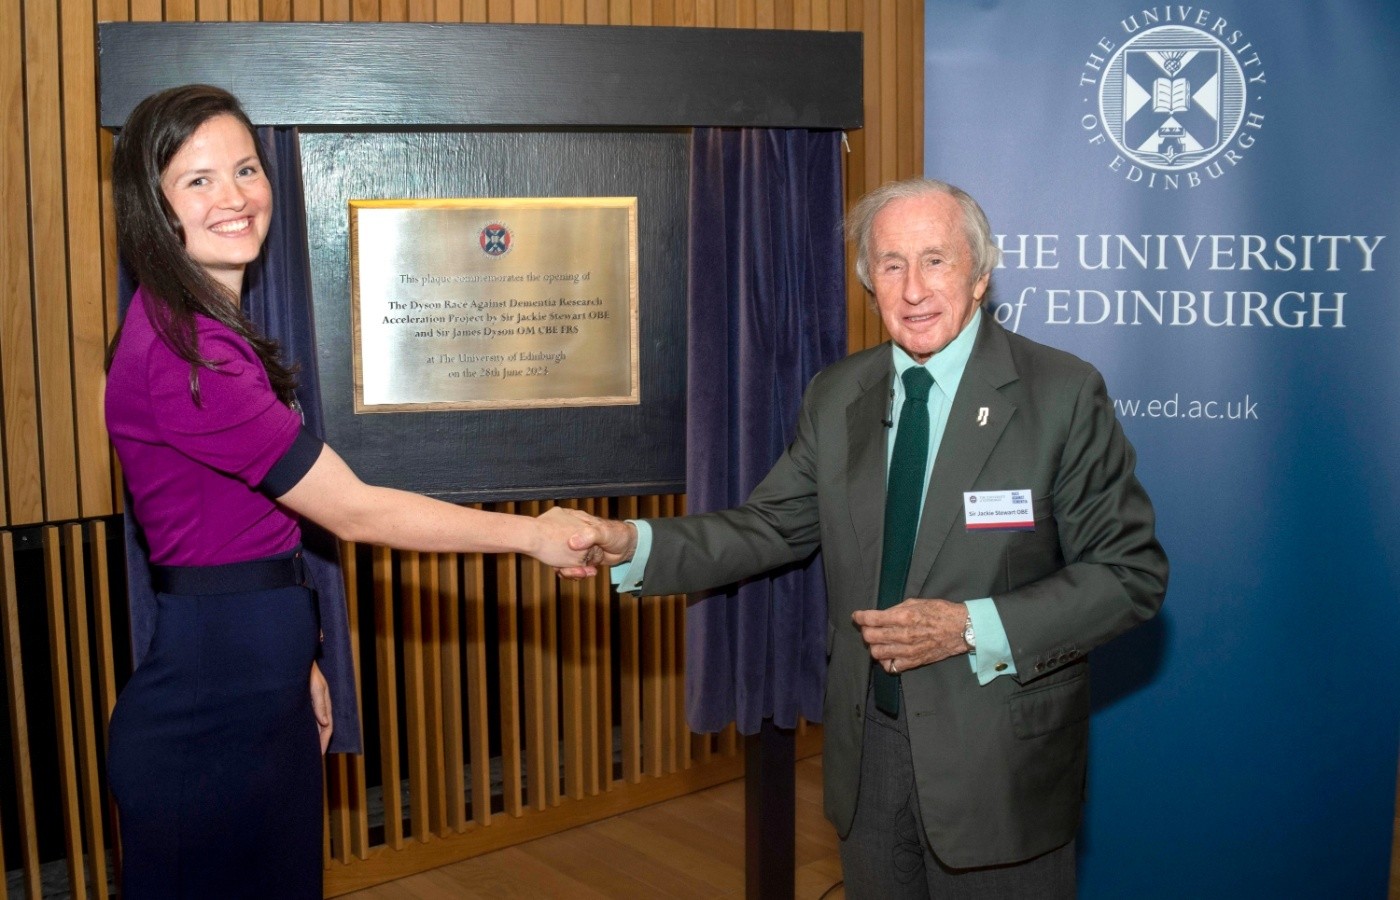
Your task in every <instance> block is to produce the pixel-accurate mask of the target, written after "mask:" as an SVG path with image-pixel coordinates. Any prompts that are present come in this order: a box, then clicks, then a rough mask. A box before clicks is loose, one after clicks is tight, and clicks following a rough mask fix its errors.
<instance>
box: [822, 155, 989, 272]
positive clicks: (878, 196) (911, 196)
mask: <svg viewBox="0 0 1400 900" xmlns="http://www.w3.org/2000/svg"><path fill="white" fill-rule="evenodd" d="M928 194H947V195H949V196H950V197H952V198H953V199H954V200H956V201H958V205H959V206H961V207H962V211H963V231H964V232H965V234H966V235H967V246H968V247H969V248H970V249H971V250H972V261H973V263H974V264H975V265H976V267H977V272H976V274H975V275H974V276H973V278H974V280H975V279H977V278H981V277H982V276H983V275H987V274H990V273H991V271H992V270H993V269H995V268H996V267H997V263H998V262H1000V261H1001V248H1000V247H998V246H997V244H996V239H995V238H993V237H992V226H991V225H990V224H988V222H987V214H986V213H984V212H982V207H981V206H979V205H978V203H977V201H976V200H974V199H972V195H971V194H969V193H968V192H967V191H965V190H963V189H962V188H960V187H954V186H953V185H951V184H948V183H947V182H946V181H937V180H935V179H933V178H906V179H905V180H903V181H891V182H890V183H888V184H884V185H881V186H880V187H877V188H876V189H875V190H873V191H871V192H870V193H868V194H866V195H865V196H864V197H862V198H860V201H859V202H858V203H856V205H855V207H854V208H853V209H852V210H851V214H850V215H849V216H847V217H846V236H847V237H848V238H850V239H851V240H852V241H854V242H855V245H856V277H858V278H859V279H860V283H861V284H863V285H865V289H866V290H867V291H870V292H871V293H872V294H873V293H875V289H874V288H873V287H871V285H870V232H871V230H872V228H873V226H874V224H875V217H876V216H877V215H879V214H880V210H882V209H884V208H885V207H886V206H888V205H889V204H890V203H892V202H893V201H895V200H915V199H918V198H919V197H923V196H926V195H928Z"/></svg>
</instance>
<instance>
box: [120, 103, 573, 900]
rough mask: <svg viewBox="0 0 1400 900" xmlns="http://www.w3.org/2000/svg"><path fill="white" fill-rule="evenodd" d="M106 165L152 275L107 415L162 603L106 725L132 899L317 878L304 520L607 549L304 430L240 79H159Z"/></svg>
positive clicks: (265, 188) (405, 538)
mask: <svg viewBox="0 0 1400 900" xmlns="http://www.w3.org/2000/svg"><path fill="white" fill-rule="evenodd" d="M112 168H113V177H112V182H113V195H114V198H115V204H116V218H117V233H118V244H119V248H120V251H121V254H122V258H123V260H124V261H125V263H126V265H127V266H128V267H129V269H130V270H131V272H132V273H133V275H134V276H135V278H136V280H137V282H138V283H139V285H140V287H139V289H138V290H137V291H136V294H135V296H134V297H133V298H132V302H131V306H130V309H129V310H128V312H127V314H126V318H125V320H124V321H123V323H122V328H121V331H120V332H119V333H118V335H117V337H116V339H115V340H114V341H113V344H112V349H111V351H110V355H109V360H108V381H107V397H106V404H107V427H108V431H109V433H110V435H111V438H112V443H113V445H114V446H115V448H116V451H117V455H118V457H120V459H121V463H122V469H123V472H124V476H125V480H126V484H127V487H128V488H129V490H130V495H131V507H132V513H133V514H134V515H135V517H136V520H137V521H138V522H139V523H140V525H141V528H142V531H143V532H144V535H145V538H146V541H147V544H148V546H149V549H150V557H151V562H152V582H153V584H154V586H155V589H156V591H157V606H158V612H157V622H156V628H155V635H154V637H153V638H152V641H151V646H150V649H149V650H148V651H147V653H146V656H145V658H144V659H143V660H142V663H141V665H140V666H139V667H138V668H137V670H136V672H135V673H134V674H133V675H132V678H131V681H130V682H129V683H128V685H127V687H126V688H125V690H124V691H123V692H122V695H121V697H120V698H119V699H118V701H117V705H116V709H115V711H114V713H113V716H112V722H111V725H110V735H111V737H110V753H109V758H108V771H109V776H110V782H111V786H112V791H113V794H114V795H115V797H116V798H117V803H118V807H119V809H120V831H121V837H122V844H123V851H124V852H123V855H122V859H123V896H124V897H127V898H132V900H141V898H147V897H165V896H172V897H174V896H178V897H201V898H207V897H217V896H238V897H244V896H255V895H262V896H264V897H269V898H282V897H289V898H290V897H306V898H319V897H320V896H321V804H322V800H321V761H320V754H321V752H323V751H324V748H325V746H326V742H327V741H328V740H329V736H330V734H329V731H330V727H331V716H330V703H329V696H328V693H327V691H326V688H325V681H324V679H323V678H321V676H320V672H319V671H318V669H317V668H316V664H315V662H314V659H315V656H316V651H317V639H318V626H317V620H316V611H315V607H314V601H313V598H312V596H311V594H310V592H309V591H308V590H307V589H306V588H305V587H304V586H303V584H302V582H303V579H302V570H301V558H300V555H299V545H300V532H299V529H298V526H297V519H298V517H306V518H308V519H311V520H313V521H315V522H317V523H319V524H321V525H323V526H325V527H326V528H328V529H329V530H330V531H332V532H334V533H335V534H336V535H338V536H339V537H341V538H343V539H345V540H350V541H362V542H371V543H379V544H387V545H389V546H393V547H399V548H406V549H413V550H420V551H429V552H438V551H441V552H518V553H528V554H530V555H532V556H535V557H537V558H538V559H540V560H541V561H543V562H545V563H548V564H550V565H554V566H580V565H582V566H587V565H588V564H589V563H591V562H593V557H592V556H591V555H587V554H585V553H583V552H580V551H578V550H572V549H570V548H569V546H568V539H569V537H570V536H571V535H574V534H575V533H577V532H580V531H581V530H583V526H581V525H580V522H579V520H578V519H576V518H574V517H573V516H571V515H570V513H569V512H568V511H567V510H563V509H552V510H550V511H549V512H548V513H546V514H544V515H542V516H540V517H539V518H537V519H531V518H528V517H523V516H511V515H503V514H499V513H489V512H484V511H481V510H473V509H468V508H464V507H458V506H453V505H451V504H448V503H443V502H440V501H437V500H432V499H430V498H427V497H422V496H419V495H416V494H411V493H406V492H404V491H397V490H392V489H387V488H379V487H372V486H369V485H366V484H364V483H363V482H361V481H360V480H359V479H358V478H356V477H355V475H354V473H353V472H351V471H350V469H349V467H347V466H346V465H345V463H344V462H343V461H342V460H341V458H340V457H339V456H338V455H337V454H336V453H335V451H334V450H332V449H331V448H330V447H329V446H326V445H324V444H322V443H321V441H319V440H318V439H317V438H316V437H315V436H314V435H312V434H311V433H310V432H309V431H307V430H306V429H305V428H304V427H303V426H302V423H301V418H300V415H299V413H298V412H297V407H296V402H295V400H294V397H293V389H294V387H295V379H294V371H293V370H291V369H289V368H287V367H286V366H284V365H282V363H281V362H280V361H279V360H278V358H277V345H276V344H275V343H274V342H273V341H270V340H268V339H266V338H264V337H262V336H261V335H259V334H258V333H257V332H256V331H255V329H254V328H253V326H252V325H251V323H250V322H249V321H248V320H247V318H246V317H245V316H244V315H243V313H242V312H241V309H240V296H241V294H242V290H243V278H244V272H245V270H246V268H247V266H248V264H249V263H252V262H253V261H254V260H256V259H257V258H258V255H259V253H260V252H261V249H262V242H263V239H264V238H265V237H266V235H267V231H268V225H269V222H270V220H271V214H272V194H271V189H270V185H269V183H268V177H267V164H266V160H265V159H264V157H263V153H262V149H261V146H260V144H259V142H258V140H257V138H256V135H255V133H254V131H253V128H252V126H251V124H250V123H249V121H248V118H247V116H246V115H245V114H244V113H243V110H242V109H241V108H240V106H239V104H238V101H237V100H236V99H235V98H234V97H233V96H232V95H230V94H228V93H227V92H225V91H222V90H220V89H218V88H213V87H208V86H203V85H193V86H187V87H181V88H174V89H171V90H168V91H164V92H162V93H159V94H156V95H153V96H151V97H148V98H147V99H146V100H144V101H142V102H141V104H140V105H139V106H137V108H136V109H135V110H134V111H133V112H132V114H131V117H130V118H129V119H128V121H127V123H126V126H125V127H124V128H123V129H122V133H121V137H120V140H119V141H118V143H117V147H116V151H115V154H114V157H113V166H112ZM594 552H595V551H589V554H593V553H594ZM308 679H309V684H310V690H309V691H308ZM318 738H319V747H318Z"/></svg>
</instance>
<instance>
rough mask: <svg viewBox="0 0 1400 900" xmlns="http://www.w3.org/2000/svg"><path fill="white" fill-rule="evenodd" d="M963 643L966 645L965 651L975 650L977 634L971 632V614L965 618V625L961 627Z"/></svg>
mask: <svg viewBox="0 0 1400 900" xmlns="http://www.w3.org/2000/svg"><path fill="white" fill-rule="evenodd" d="M963 643H965V644H967V649H968V651H969V652H972V651H974V650H976V649H977V633H976V632H974V631H973V630H972V614H971V613H969V614H968V617H967V624H966V625H964V626H963Z"/></svg>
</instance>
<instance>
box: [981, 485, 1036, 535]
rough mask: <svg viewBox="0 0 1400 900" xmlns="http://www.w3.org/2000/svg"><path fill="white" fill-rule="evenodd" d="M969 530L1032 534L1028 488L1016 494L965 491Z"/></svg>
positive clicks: (1032, 518)
mask: <svg viewBox="0 0 1400 900" xmlns="http://www.w3.org/2000/svg"><path fill="white" fill-rule="evenodd" d="M963 514H964V516H965V518H966V519H967V530H968V531H1035V513H1034V511H1033V510H1032V509H1031V491H1030V488H1025V489H1024V490H1016V491H964V492H963Z"/></svg>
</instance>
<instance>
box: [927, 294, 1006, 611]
mask: <svg viewBox="0 0 1400 900" xmlns="http://www.w3.org/2000/svg"><path fill="white" fill-rule="evenodd" d="M1017 377H1018V376H1017V374H1016V367H1015V365H1014V364H1013V363H1012V361H1011V350H1010V347H1009V346H1008V344H1007V340H1006V332H1005V331H1004V330H1003V329H1002V327H1001V326H1000V325H998V324H996V323H995V322H994V321H993V320H992V317H991V315H990V314H989V313H987V312H986V311H984V312H983V314H982V325H981V327H980V328H979V330H978V333H977V343H976V344H975V345H974V346H973V348H972V356H971V357H970V358H969V359H968V361H967V368H966V369H965V370H964V371H963V377H962V381H961V382H960V383H959V385H958V393H957V395H956V396H954V397H953V405H952V408H951V409H949V411H948V425H947V427H946V428H945V429H944V431H943V441H942V443H940V444H939V447H938V457H937V458H936V459H935V460H934V464H933V475H932V476H931V477H930V478H929V488H928V496H927V497H925V498H924V512H923V517H922V518H921V519H920V524H919V535H918V538H917V539H916V540H915V542H914V556H913V558H912V559H911V560H910V563H909V580H908V582H907V584H906V590H908V591H918V590H919V588H920V587H921V586H922V585H923V584H924V583H925V582H926V581H927V579H928V575H929V572H930V571H932V569H933V564H934V561H935V560H936V559H937V558H938V554H939V552H940V551H941V550H942V549H943V545H944V543H945V542H946V541H947V538H948V534H949V531H950V530H951V529H952V528H954V527H955V526H956V525H957V524H958V523H960V522H962V518H963V492H964V491H966V490H968V489H970V488H971V487H972V484H973V482H974V481H975V480H976V478H977V474H978V473H979V472H981V471H982V467H983V466H984V465H986V462H987V457H988V456H990V455H991V452H992V448H993V447H995V446H996V444H997V441H998V440H1000V438H1001V434H1002V432H1003V431H1004V430H1005V429H1006V425H1007V423H1008V422H1009V421H1010V420H1011V417H1012V415H1014V414H1015V412H1016V406H1015V405H1014V404H1013V403H1012V402H1011V401H1010V400H1007V399H1006V397H1004V396H1003V395H1002V394H1001V392H1000V390H999V389H1000V388H1001V387H1003V386H1004V385H1006V384H1008V383H1010V382H1012V381H1015V380H1016V379H1017ZM983 407H986V409H987V417H986V423H985V424H982V423H981V422H980V421H979V420H980V418H981V416H980V412H981V409H982V408H983ZM997 487H998V488H1010V487H1019V485H997Z"/></svg>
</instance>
